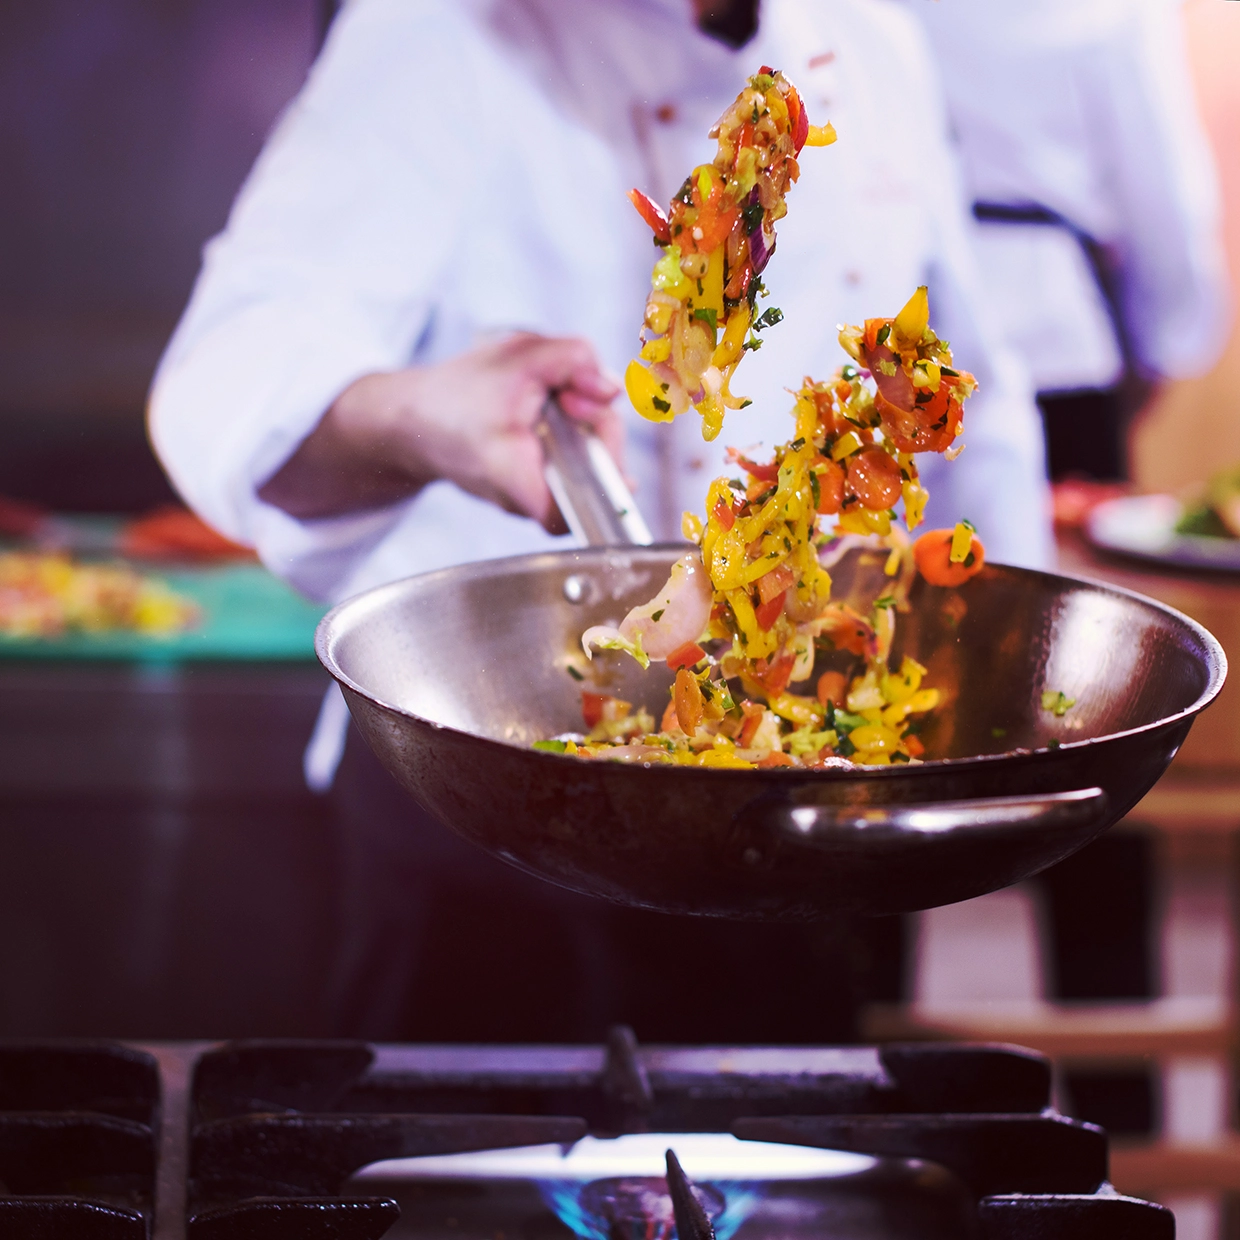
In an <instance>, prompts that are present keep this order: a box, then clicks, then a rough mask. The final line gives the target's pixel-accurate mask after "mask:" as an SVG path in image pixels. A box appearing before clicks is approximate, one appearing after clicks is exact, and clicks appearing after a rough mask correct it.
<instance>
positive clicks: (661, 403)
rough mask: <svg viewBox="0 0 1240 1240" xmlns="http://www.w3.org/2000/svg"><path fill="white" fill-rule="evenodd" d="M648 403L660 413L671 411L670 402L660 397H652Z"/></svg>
mask: <svg viewBox="0 0 1240 1240" xmlns="http://www.w3.org/2000/svg"><path fill="white" fill-rule="evenodd" d="M650 403H651V404H652V405H653V406H654V407H655V408H656V409H657V410H658V411H659V412H660V413H667V412H668V411H669V410H670V409H671V407H672V402H671V401H670V400H664V399H663V397H661V396H652V397H651V398H650Z"/></svg>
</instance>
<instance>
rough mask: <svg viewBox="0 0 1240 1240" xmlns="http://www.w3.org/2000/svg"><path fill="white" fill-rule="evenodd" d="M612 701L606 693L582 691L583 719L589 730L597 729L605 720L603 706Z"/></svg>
mask: <svg viewBox="0 0 1240 1240" xmlns="http://www.w3.org/2000/svg"><path fill="white" fill-rule="evenodd" d="M609 701H611V697H610V696H609V695H608V694H606V693H587V692H586V691H585V690H584V689H583V690H582V691H581V717H582V719H584V720H585V722H586V727H587V728H593V727H595V726H596V725H597V724H598V723H599V722H600V721H601V720H602V718H603V705H604V703H606V702H609Z"/></svg>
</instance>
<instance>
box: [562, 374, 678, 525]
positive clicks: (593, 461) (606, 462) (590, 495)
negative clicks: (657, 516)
mask: <svg viewBox="0 0 1240 1240" xmlns="http://www.w3.org/2000/svg"><path fill="white" fill-rule="evenodd" d="M538 433H539V436H540V438H541V439H542V442H543V451H544V452H545V453H546V464H545V465H544V467H543V476H544V477H545V478H546V479H547V486H548V487H550V489H551V494H552V495H553V496H554V497H555V502H556V503H557V504H558V505H559V508H560V512H561V514H562V515H563V517H564V520H565V522H566V523H567V525H568V528H569V529H570V530H571V531H572V532H573V534H574V535H576V537H577V538H579V539H580V540H581V541H582V542H583V543H584V544H585V545H586V546H587V547H615V546H625V545H633V544H637V545H638V546H642V547H648V546H649V545H650V544H651V543H652V542H654V537H653V536H652V535H651V533H650V527H649V526H648V525H647V524H646V522H645V521H644V520H643V519H642V514H641V512H640V511H639V510H638V507H637V503H636V502H635V500H634V499H633V493H632V492H631V491H630V490H629V488H628V485H627V484H626V483H625V481H624V478H623V477H622V476H621V473H620V471H619V469H617V468H616V463H615V461H613V460H612V459H611V453H610V452H608V451H607V448H606V447H605V446H604V444H603V441H602V440H601V439H600V438H599V437H598V436H597V435H595V434H593V433H591V432H590V431H587V430H584V429H583V428H582V427H581V425H580V424H579V423H577V422H575V421H574V420H573V419H572V418H570V417H569V416H568V415H567V414H566V413H565V412H564V410H563V409H561V408H560V406H559V402H558V401H557V400H556V399H555V397H554V396H552V397H551V399H549V400H548V401H547V403H546V405H545V406H544V407H543V413H542V421H541V422H540V423H539V425H538Z"/></svg>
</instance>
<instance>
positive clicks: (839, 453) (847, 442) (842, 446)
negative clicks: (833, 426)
mask: <svg viewBox="0 0 1240 1240" xmlns="http://www.w3.org/2000/svg"><path fill="white" fill-rule="evenodd" d="M860 448H861V440H860V438H859V437H858V436H857V435H856V434H855V433H854V432H853V431H849V432H848V434H847V435H841V436H840V437H839V438H838V439H837V440H836V441H835V447H833V448H832V449H831V459H832V460H833V461H842V460H843V459H844V458H845V457H846V456H852V454H853V453H854V452H857V451H859V450H860Z"/></svg>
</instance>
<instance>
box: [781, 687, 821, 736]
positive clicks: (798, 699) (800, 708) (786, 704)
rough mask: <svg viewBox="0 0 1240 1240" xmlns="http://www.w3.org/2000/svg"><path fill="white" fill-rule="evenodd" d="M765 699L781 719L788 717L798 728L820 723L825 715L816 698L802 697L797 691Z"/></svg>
mask: <svg viewBox="0 0 1240 1240" xmlns="http://www.w3.org/2000/svg"><path fill="white" fill-rule="evenodd" d="M767 700H768V703H769V705H770V707H771V709H772V710H773V711H774V712H775V713H776V714H777V715H779V717H780V718H781V719H788V720H790V721H791V722H792V723H795V724H796V725H797V727H799V728H803V727H806V726H807V725H812V724H816V723H818V724H820V723H822V721H823V719H824V718H825V717H826V711H825V710H824V709H823V708H822V706H820V705H819V703H818V699H817V698H811V697H803V696H802V695H801V694H799V693H780V694H778V695H777V696H776V697H773V698H768V699H767Z"/></svg>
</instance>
